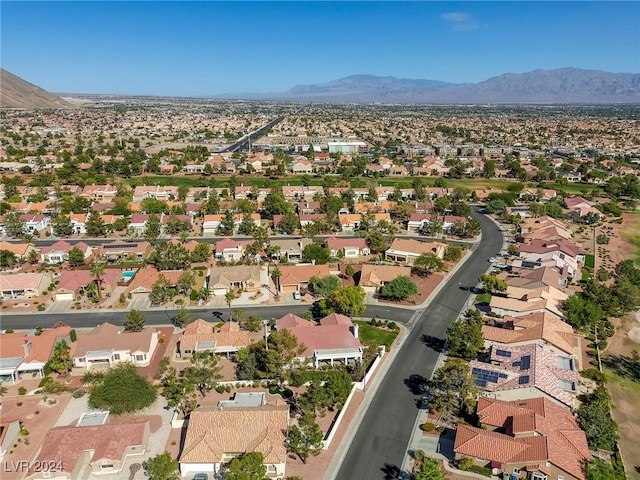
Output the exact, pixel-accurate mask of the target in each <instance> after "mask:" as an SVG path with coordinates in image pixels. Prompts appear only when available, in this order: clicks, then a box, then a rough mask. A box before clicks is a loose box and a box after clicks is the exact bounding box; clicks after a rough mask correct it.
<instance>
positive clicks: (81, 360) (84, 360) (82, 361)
mask: <svg viewBox="0 0 640 480" xmlns="http://www.w3.org/2000/svg"><path fill="white" fill-rule="evenodd" d="M86 361H87V359H86V358H84V357H82V358H79V359H78V363H85V362H86Z"/></svg>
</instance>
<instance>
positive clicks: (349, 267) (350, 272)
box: [344, 263, 356, 278]
mask: <svg viewBox="0 0 640 480" xmlns="http://www.w3.org/2000/svg"><path fill="white" fill-rule="evenodd" d="M344 274H345V275H346V276H347V277H350V278H353V276H354V275H355V274H356V269H355V268H354V267H353V265H351V264H350V263H349V264H348V265H347V266H346V268H345V269H344Z"/></svg>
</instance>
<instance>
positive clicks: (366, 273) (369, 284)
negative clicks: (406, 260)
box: [358, 263, 411, 293]
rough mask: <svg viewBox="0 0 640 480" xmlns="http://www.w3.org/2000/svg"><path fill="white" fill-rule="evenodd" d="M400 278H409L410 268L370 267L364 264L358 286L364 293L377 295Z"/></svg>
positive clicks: (391, 266) (392, 266)
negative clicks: (391, 282)
mask: <svg viewBox="0 0 640 480" xmlns="http://www.w3.org/2000/svg"><path fill="white" fill-rule="evenodd" d="M400 276H406V277H410V276H411V267H403V266H397V265H371V264H368V263H365V264H364V265H362V270H361V271H360V281H359V282H358V285H360V286H361V287H362V288H363V289H364V291H365V292H371V293H378V292H380V290H381V289H382V287H384V286H385V285H386V284H387V283H389V282H390V281H392V280H395V279H396V278H398V277H400Z"/></svg>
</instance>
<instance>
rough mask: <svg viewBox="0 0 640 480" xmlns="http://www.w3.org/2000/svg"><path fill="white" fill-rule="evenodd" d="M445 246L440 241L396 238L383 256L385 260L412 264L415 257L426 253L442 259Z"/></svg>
mask: <svg viewBox="0 0 640 480" xmlns="http://www.w3.org/2000/svg"><path fill="white" fill-rule="evenodd" d="M446 248H447V246H446V245H445V244H444V243H440V242H420V241H418V240H411V239H404V238H396V239H394V240H393V243H392V244H391V246H390V247H389V249H388V250H387V251H386V252H385V254H384V256H385V258H386V259H387V260H392V261H394V262H399V263H406V264H407V265H413V262H415V260H416V258H418V257H419V256H420V255H422V254H425V253H428V254H431V255H435V256H436V257H438V258H440V259H442V258H444V253H445V251H446Z"/></svg>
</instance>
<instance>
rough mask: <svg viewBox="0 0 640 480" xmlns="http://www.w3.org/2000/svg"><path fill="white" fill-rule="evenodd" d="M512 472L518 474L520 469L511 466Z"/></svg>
mask: <svg viewBox="0 0 640 480" xmlns="http://www.w3.org/2000/svg"><path fill="white" fill-rule="evenodd" d="M513 473H515V474H516V475H520V469H519V468H518V467H513Z"/></svg>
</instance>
